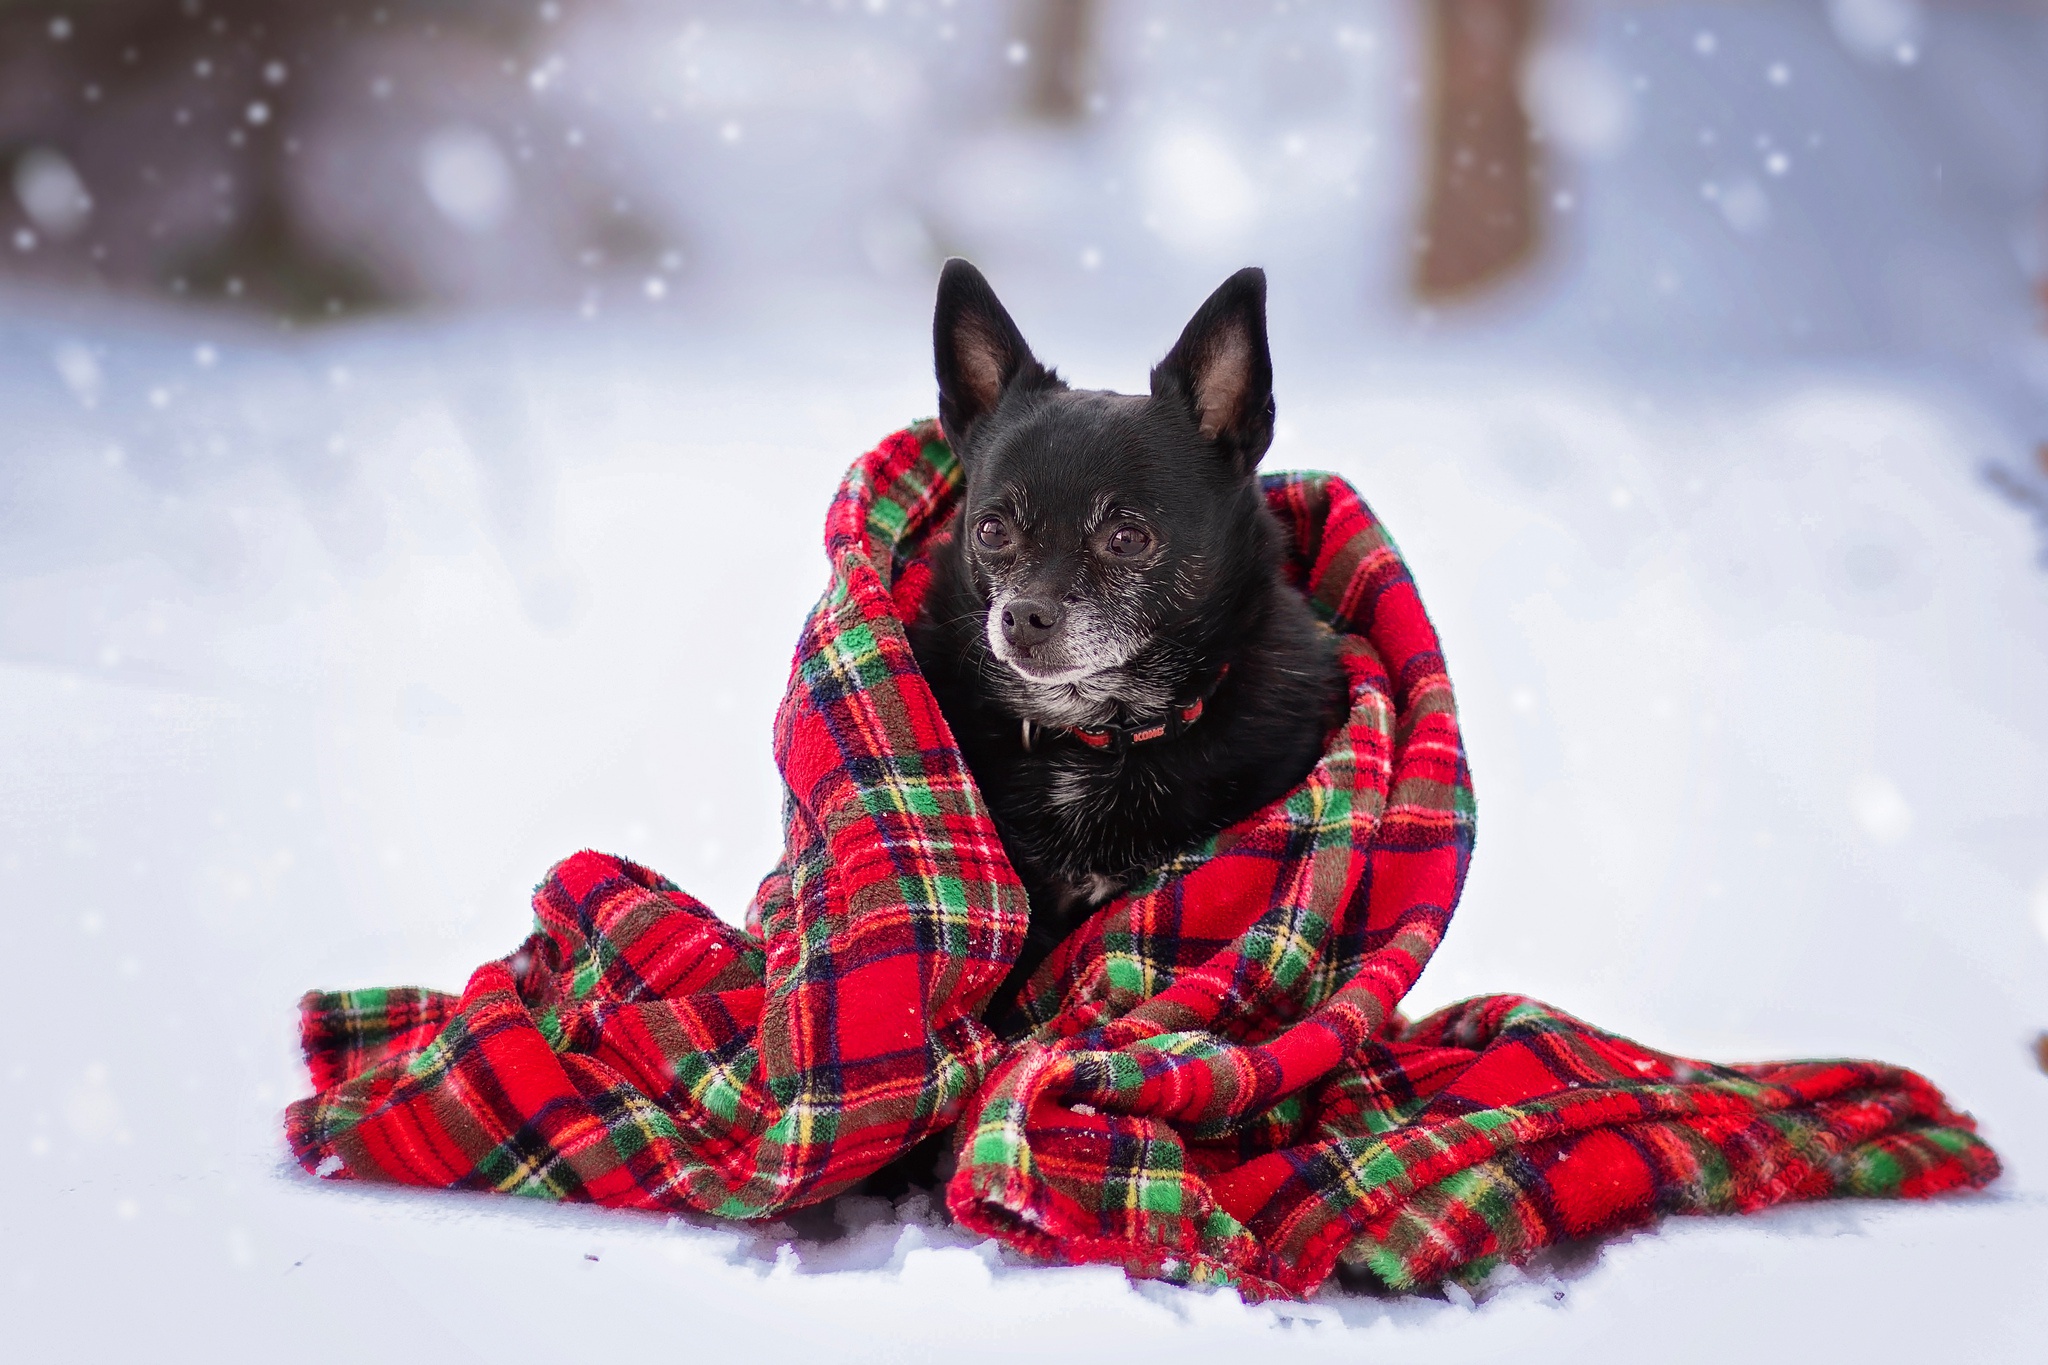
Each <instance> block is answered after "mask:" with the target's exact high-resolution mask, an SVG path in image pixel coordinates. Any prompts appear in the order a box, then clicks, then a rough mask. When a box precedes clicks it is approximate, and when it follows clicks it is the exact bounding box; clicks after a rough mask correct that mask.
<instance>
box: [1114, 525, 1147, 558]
mask: <svg viewBox="0 0 2048 1365" xmlns="http://www.w3.org/2000/svg"><path fill="white" fill-rule="evenodd" d="M1151 548H1152V533H1151V532H1149V531H1147V530H1146V529H1145V528H1144V527H1142V526H1130V525H1124V526H1119V527H1117V528H1116V529H1115V530H1114V531H1111V532H1110V533H1109V552H1110V553H1111V554H1113V555H1115V556H1117V557H1118V558H1119V559H1132V558H1135V557H1136V556H1138V555H1141V554H1143V553H1145V551H1147V550H1149V549H1151Z"/></svg>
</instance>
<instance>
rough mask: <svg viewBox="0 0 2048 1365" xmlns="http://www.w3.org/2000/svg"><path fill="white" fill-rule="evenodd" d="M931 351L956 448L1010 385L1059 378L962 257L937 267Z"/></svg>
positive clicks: (943, 421)
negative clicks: (1042, 362)
mask: <svg viewBox="0 0 2048 1365" xmlns="http://www.w3.org/2000/svg"><path fill="white" fill-rule="evenodd" d="M932 356H933V361H934V367H935V368H936V369H937V371H938V376H939V424H940V425H941V426H943V427H944V428H945V429H946V439H947V440H949V441H951V442H952V443H953V448H954V450H955V451H956V452H957V451H958V450H959V448H960V443H961V441H962V440H963V439H964V438H965V437H966V435H967V433H968V432H969V430H970V429H972V428H973V426H974V424H975V423H976V422H978V421H980V420H981V419H982V418H984V417H986V416H988V414H989V413H991V412H993V411H994V410H995V407H996V404H997V403H999V402H1001V401H1002V397H1003V394H1004V393H1005V392H1006V391H1007V390H1008V389H1009V387H1010V386H1011V385H1012V384H1014V383H1019V382H1022V383H1025V384H1046V383H1057V382H1058V380H1057V378H1056V377H1055V376H1054V375H1053V374H1052V373H1051V371H1049V370H1047V369H1046V368H1045V367H1044V366H1042V365H1040V364H1039V363H1038V361H1037V359H1036V358H1035V357H1033V356H1032V354H1031V348H1030V347H1029V346H1027V345H1025V344H1024V335H1023V333H1021V332H1019V331H1018V330H1017V324H1016V323H1014V322H1012V321H1011V320H1010V315H1009V313H1008V312H1007V311H1005V309H1004V308H1003V305H1002V301H1001V300H1000V299H998V298H997V297H996V291H995V290H993V289H991V288H989V285H988V281H987V280H986V279H984V278H983V277H982V273H981V272H980V271H979V270H976V269H975V268H974V267H973V266H971V265H969V264H968V263H967V262H966V261H963V260H961V259H960V258H959V257H958V256H955V257H953V258H952V259H951V260H949V261H947V262H946V268H945V269H944V270H942V271H940V272H939V302H938V307H937V308H935V309H934V310H933V312H932Z"/></svg>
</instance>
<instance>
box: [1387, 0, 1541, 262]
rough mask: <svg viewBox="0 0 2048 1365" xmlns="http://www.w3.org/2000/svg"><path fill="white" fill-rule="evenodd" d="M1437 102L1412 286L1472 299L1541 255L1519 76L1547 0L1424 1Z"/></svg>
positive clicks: (1533, 165)
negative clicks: (1543, 0) (1542, 7)
mask: <svg viewBox="0 0 2048 1365" xmlns="http://www.w3.org/2000/svg"><path fill="white" fill-rule="evenodd" d="M1424 8H1425V9H1426V10H1427V11H1428V21H1427V22H1428V28H1429V62H1430V83H1431V84H1430V108H1429V134H1428V136H1429V146H1428V151H1427V170H1426V175H1427V177H1428V178H1427V188H1426V191H1425V198H1424V201H1423V210H1422V226H1421V231H1420V237H1419V239H1418V242H1417V249H1416V254H1415V276H1414V286H1415V292H1416V294H1417V296H1418V297H1420V298H1422V299H1424V300H1427V301H1430V302H1443V301H1448V300H1453V299H1459V298H1466V297H1469V296H1471V295H1473V294H1477V293H1480V292H1482V291H1484V290H1485V289H1487V288H1488V287H1490V286H1492V285H1496V284H1499V283H1500V282H1502V281H1503V280H1506V279H1508V278H1510V277H1511V276H1513V275H1514V274H1515V273H1516V272H1517V271H1519V270H1521V269H1522V268H1524V267H1525V266H1527V265H1528V264H1529V263H1530V261H1531V260H1533V259H1534V257H1535V254H1536V249H1537V246H1538V244H1539V240H1540V236H1541V213H1540V193H1541V190H1540V185H1539V183H1538V182H1539V176H1540V167H1539V166H1538V164H1537V161H1536V152H1535V147H1534V145H1533V144H1532V143H1531V141H1530V127H1529V115H1528V112H1527V111H1526V110H1524V109H1523V107H1522V94H1521V88H1520V78H1521V73H1522V66H1523V63H1524V62H1525V61H1526V60H1527V58H1528V55H1529V50H1530V47H1531V46H1532V44H1533V42H1534V39H1535V36H1536V30H1537V25H1538V20H1539V17H1540V12H1541V4H1540V0H1424Z"/></svg>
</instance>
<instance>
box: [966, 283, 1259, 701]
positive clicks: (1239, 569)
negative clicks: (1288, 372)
mask: <svg viewBox="0 0 2048 1365" xmlns="http://www.w3.org/2000/svg"><path fill="white" fill-rule="evenodd" d="M933 343H934V349H935V351H936V356H937V368H938V379H939V418H940V421H941V422H942V423H943V425H944V427H945V430H946V435H947V438H948V440H950V441H951V443H952V446H953V450H954V453H955V454H956V455H957V456H958V458H959V460H960V462H961V465H962V467H963V469H964V470H965V473H966V490H965V498H964V501H963V504H962V509H961V520H960V524H959V532H958V535H959V541H960V551H959V552H960V553H961V554H962V555H963V556H964V557H965V559H966V563H967V567H968V568H969V570H970V571H971V574H972V578H973V582H974V584H975V586H976V587H977V588H978V589H979V590H980V596H981V599H982V601H983V602H984V603H985V608H986V617H985V620H984V622H983V634H984V636H985V637H986V640H987V644H988V649H989V652H990V653H991V654H992V655H993V656H994V659H995V660H996V661H998V663H999V665H1000V667H999V668H998V669H997V670H996V672H997V673H998V674H999V675H1002V680H1003V681H1004V682H1005V683H1007V684H1008V685H1006V686H1005V687H1004V690H1005V691H1006V692H1009V693H1011V694H1012V695H1013V698H1015V699H1016V700H1018V701H1019V702H1020V703H1021V704H1022V705H1021V706H1020V709H1024V710H1025V711H1026V713H1027V714H1029V713H1031V712H1034V711H1035V712H1037V713H1038V714H1037V716H1036V717H1035V718H1038V719H1044V720H1048V721H1053V722H1058V721H1061V720H1067V721H1069V722H1070V723H1071V722H1072V720H1073V719H1074V718H1075V717H1085V716H1091V715H1098V714H1100V713H1101V711H1102V710H1103V709H1104V708H1105V707H1110V706H1113V705H1114V704H1115V703H1118V702H1121V703H1124V704H1125V705H1128V706H1133V707H1136V708H1138V709H1156V708H1158V707H1162V706H1164V705H1166V704H1167V703H1168V702H1169V701H1171V700H1172V696H1171V693H1172V691H1173V689H1175V688H1177V687H1178V686H1180V685H1181V683H1182V682H1183V681H1184V680H1185V679H1186V677H1187V671H1188V669H1189V668H1190V667H1192V666H1193V665H1194V664H1195V663H1197V662H1198V661H1199V660H1198V657H1197V656H1198V655H1199V654H1201V653H1202V652H1203V651H1205V650H1207V649H1209V648H1211V647H1213V644H1214V641H1213V640H1210V639H1207V638H1205V637H1207V636H1211V635H1213V634H1214V633H1215V632H1216V631H1219V630H1225V629H1228V627H1229V625H1230V624H1231V618H1232V616H1233V608H1234V607H1235V606H1236V605H1237V604H1236V603H1235V602H1233V601H1232V600H1231V599H1233V598H1237V597H1242V596H1244V595H1245V587H1246V579H1247V575H1248V574H1251V573H1254V572H1261V571H1264V569H1265V566H1266V564H1267V563H1268V562H1269V561H1268V551H1269V547H1268V540H1269V536H1268V534H1267V530H1266V528H1267V525H1268V523H1267V520H1266V518H1265V516H1264V512H1263V507H1264V504H1263V500H1262V499H1261V498H1260V496H1259V494H1258V490H1257V481H1256V477H1255V476H1256V471H1257V468H1258V462H1259V459H1260V457H1261V456H1263V455H1264V454H1265V452H1266V448H1267V446H1268V445H1270V444H1271V443H1272V439H1273V366H1272V360H1271V358H1270V355H1269V353H1268V350H1267V345H1266V277H1265V274H1264V273H1263V272H1262V271H1259V270H1257V269H1245V270H1240V271H1239V272H1237V274H1235V275H1232V276H1231V277H1230V278H1229V279H1228V280H1226V281H1224V283H1223V285H1222V286H1221V287H1220V288H1219V289H1217V290H1216V292H1215V293H1214V294H1212V295H1210V296H1209V299H1208V301H1207V302H1205V303H1204V304H1203V305H1202V306H1201V308H1200V309H1198V310H1197V311H1196V313H1195V316H1194V318H1193V319H1192V320H1191V321H1190V322H1189V323H1188V325H1187V328H1186V330H1184V331H1183V332H1182V333H1181V337H1180V340H1179V341H1178V342H1176V343H1175V344H1174V347H1173V349H1172V350H1171V351H1169V352H1168V353H1167V355H1166V358H1165V359H1164V360H1162V361H1160V362H1159V364H1158V365H1157V366H1155V367H1154V368H1153V370H1152V384H1151V388H1152V391H1151V393H1149V394H1146V395H1141V396H1140V395H1126V394H1118V393H1107V392H1099V391H1088V390H1076V389H1070V388H1068V387H1067V385H1066V384H1065V383H1064V382H1062V381H1061V380H1060V378H1059V376H1058V375H1057V374H1055V373H1054V372H1053V371H1052V370H1050V369H1048V368H1046V367H1045V366H1043V365H1041V364H1040V363H1039V362H1038V360H1037V359H1036V358H1035V357H1034V356H1033V355H1032V354H1031V348H1030V347H1029V346H1027V345H1026V344H1025V342H1024V338H1023V336H1022V334H1021V333H1019V332H1018V330H1017V325H1016V323H1014V322H1013V321H1011V319H1010V315H1009V313H1008V312H1007V311H1005V309H1004V308H1003V305H1002V303H1001V302H1000V301H998V300H997V298H996V296H995V291H994V290H992V289H990V288H989V284H988V281H987V280H986V279H984V278H983V277H982V274H981V272H980V271H978V270H976V269H975V268H974V267H973V266H971V265H969V264H968V263H967V262H966V261H963V260H957V259H956V260H952V261H948V262H947V263H946V268H945V271H944V273H943V274H942V275H941V276H940V278H939V298H938V308H937V312H936V315H935V317H934V320H933Z"/></svg>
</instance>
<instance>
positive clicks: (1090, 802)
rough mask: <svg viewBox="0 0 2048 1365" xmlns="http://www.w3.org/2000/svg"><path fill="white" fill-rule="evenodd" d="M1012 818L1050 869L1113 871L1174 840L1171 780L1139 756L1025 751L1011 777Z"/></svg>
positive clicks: (1147, 857) (1142, 860) (1177, 838)
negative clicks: (1025, 833) (1026, 753)
mask: <svg viewBox="0 0 2048 1365" xmlns="http://www.w3.org/2000/svg"><path fill="white" fill-rule="evenodd" d="M1010 787H1011V790H1010V792H1009V798H1010V799H1009V801H1008V802H1007V803H1006V804H1009V805H1010V806H1011V812H1010V813H1011V817H1012V821H1013V822H1014V823H1015V824H1017V825H1018V826H1020V827H1022V828H1023V829H1025V830H1028V831H1029V835H1030V843H1031V844H1032V845H1033V846H1034V849H1035V851H1036V852H1037V853H1038V854H1039V856H1040V857H1041V858H1042V859H1043V861H1044V862H1046V863H1047V864H1049V865H1050V866H1052V867H1054V868H1057V869H1059V870H1060V871H1062V872H1066V873H1070V874H1084V873H1097V874H1102V875H1109V876H1116V875H1120V874H1123V873H1126V872H1130V871H1132V870H1134V869H1135V868H1136V867H1138V866H1140V865H1143V864H1145V863H1148V862H1150V861H1151V860H1153V859H1154V858H1156V857H1157V856H1158V855H1159V854H1160V853H1162V852H1165V851H1167V850H1169V849H1171V848H1172V847H1173V846H1175V845H1177V844H1178V843H1179V842H1181V840H1182V838H1183V837H1184V833H1185V832H1184V831H1182V830H1179V829H1178V828H1176V827H1175V826H1176V822H1175V820H1174V812H1175V809H1176V807H1177V805H1178V804H1179V803H1177V802H1176V801H1175V800H1173V799H1172V798H1173V794H1172V791H1171V783H1170V782H1169V780H1168V779H1167V776H1166V774H1165V773H1164V772H1163V771H1162V769H1161V768H1160V766H1159V765H1158V764H1156V763H1153V762H1148V761H1146V759H1145V758H1144V757H1142V756H1138V755H1128V754H1125V755H1098V754H1093V753H1074V752H1066V753H1059V752H1055V753H1050V754H1044V755H1032V756H1030V757H1028V758H1026V759H1025V760H1023V761H1022V762H1020V763H1019V764H1018V766H1017V767H1016V769H1015V770H1013V772H1012V774H1011V781H1010Z"/></svg>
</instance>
